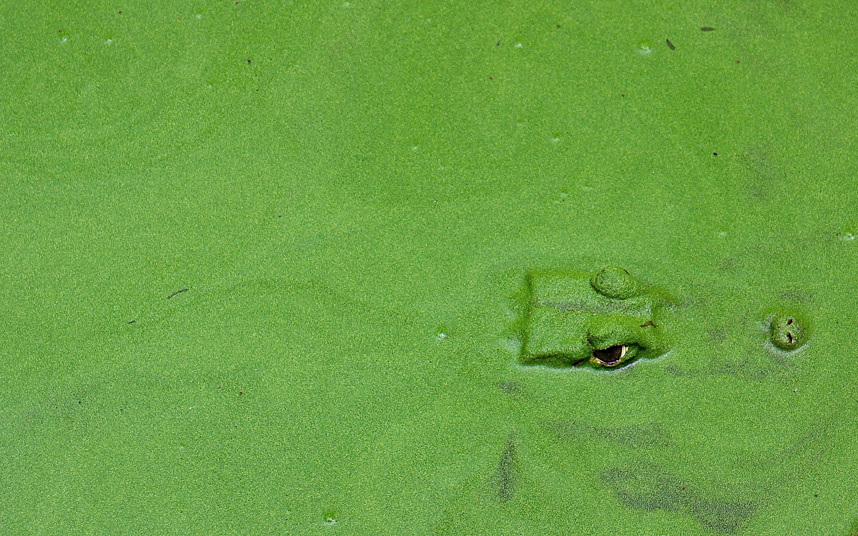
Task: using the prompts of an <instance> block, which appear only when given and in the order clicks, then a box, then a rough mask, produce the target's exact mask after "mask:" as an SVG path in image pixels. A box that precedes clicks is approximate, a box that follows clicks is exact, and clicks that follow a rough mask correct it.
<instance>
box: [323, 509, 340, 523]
mask: <svg viewBox="0 0 858 536" xmlns="http://www.w3.org/2000/svg"><path fill="white" fill-rule="evenodd" d="M324 519H325V525H329V526H330V525H336V524H337V517H336V516H335V515H334V513H333V512H326V513H325V517H324Z"/></svg>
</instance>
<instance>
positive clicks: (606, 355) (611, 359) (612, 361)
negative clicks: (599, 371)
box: [593, 345, 629, 367]
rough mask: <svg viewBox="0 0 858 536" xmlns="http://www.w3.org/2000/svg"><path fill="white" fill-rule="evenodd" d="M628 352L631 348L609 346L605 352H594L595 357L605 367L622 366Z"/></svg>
mask: <svg viewBox="0 0 858 536" xmlns="http://www.w3.org/2000/svg"><path fill="white" fill-rule="evenodd" d="M628 350H629V347H628V346H625V345H622V346H620V345H617V346H609V347H608V348H605V349H604V350H593V357H594V358H595V359H596V361H598V362H599V364H601V365H603V366H605V367H614V366H616V365H619V364H620V360H622V359H623V357H624V356H625V355H626V352H627V351H628Z"/></svg>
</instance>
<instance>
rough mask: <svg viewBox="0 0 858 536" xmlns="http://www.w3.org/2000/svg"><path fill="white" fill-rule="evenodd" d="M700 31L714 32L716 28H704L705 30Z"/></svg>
mask: <svg viewBox="0 0 858 536" xmlns="http://www.w3.org/2000/svg"><path fill="white" fill-rule="evenodd" d="M700 31H701V32H714V31H715V28H713V27H711V26H704V27H703V28H700Z"/></svg>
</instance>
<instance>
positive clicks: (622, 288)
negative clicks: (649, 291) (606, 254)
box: [590, 266, 639, 300]
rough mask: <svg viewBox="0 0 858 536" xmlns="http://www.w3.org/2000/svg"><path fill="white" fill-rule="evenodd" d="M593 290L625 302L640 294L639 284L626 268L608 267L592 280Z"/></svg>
mask: <svg viewBox="0 0 858 536" xmlns="http://www.w3.org/2000/svg"><path fill="white" fill-rule="evenodd" d="M590 284H591V285H593V288H594V289H596V290H597V291H599V292H600V293H601V294H602V295H604V296H607V297H609V298H617V299H620V300H625V299H626V298H631V297H632V296H634V295H635V294H637V293H638V288H639V285H638V282H637V281H636V280H635V278H634V277H632V275H631V274H630V273H629V272H627V271H626V269H625V268H621V267H619V266H606V267H605V268H602V269H601V270H599V271H598V272H597V273H596V275H594V276H593V279H591V280H590Z"/></svg>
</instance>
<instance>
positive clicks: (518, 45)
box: [514, 43, 524, 48]
mask: <svg viewBox="0 0 858 536" xmlns="http://www.w3.org/2000/svg"><path fill="white" fill-rule="evenodd" d="M514 46H515V48H524V45H523V44H522V43H516V44H515V45H514Z"/></svg>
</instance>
